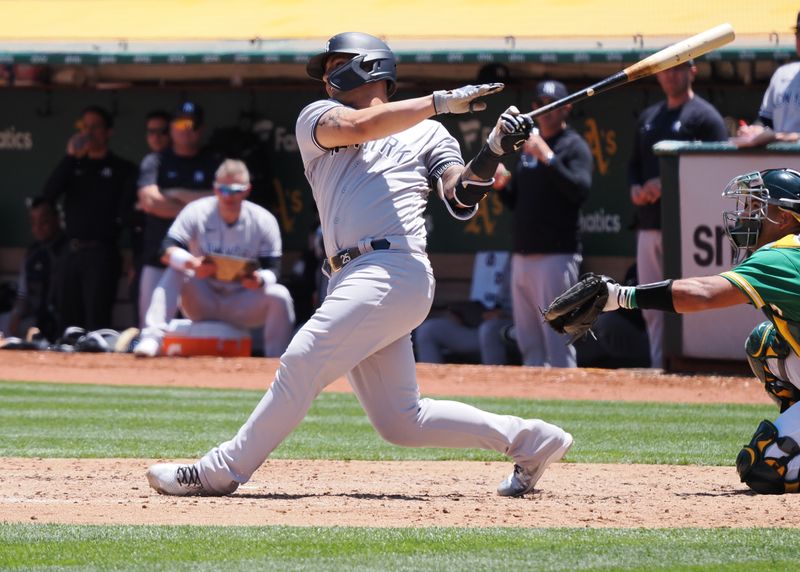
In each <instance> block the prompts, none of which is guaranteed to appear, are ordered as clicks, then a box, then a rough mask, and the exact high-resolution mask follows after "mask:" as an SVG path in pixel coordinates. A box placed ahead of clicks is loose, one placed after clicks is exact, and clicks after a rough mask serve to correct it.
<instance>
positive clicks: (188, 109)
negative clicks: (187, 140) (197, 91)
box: [172, 101, 204, 129]
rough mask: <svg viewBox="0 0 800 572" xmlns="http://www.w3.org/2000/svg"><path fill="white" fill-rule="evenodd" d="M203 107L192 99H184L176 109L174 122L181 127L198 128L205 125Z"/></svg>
mask: <svg viewBox="0 0 800 572" xmlns="http://www.w3.org/2000/svg"><path fill="white" fill-rule="evenodd" d="M203 115H204V114H203V108H202V107H200V106H199V105H197V104H196V103H194V102H191V101H184V102H183V103H181V104H180V105H179V106H178V109H176V110H175V114H174V115H173V116H172V124H173V125H175V126H176V127H178V128H181V129H197V128H198V127H200V126H202V125H203Z"/></svg>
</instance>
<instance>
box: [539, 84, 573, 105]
mask: <svg viewBox="0 0 800 572" xmlns="http://www.w3.org/2000/svg"><path fill="white" fill-rule="evenodd" d="M568 95H569V92H568V91H567V86H565V85H564V84H563V83H561V82H560V81H556V80H553V79H548V80H547V81H540V82H539V83H538V84H536V91H535V93H534V96H533V98H534V99H535V100H536V102H537V103H539V104H540V105H541V104H542V103H543V101H542V98H545V97H546V98H547V99H549V100H550V101H556V100H557V99H563V98H565V97H567V96H568Z"/></svg>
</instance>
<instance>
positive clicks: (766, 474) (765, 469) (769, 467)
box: [736, 420, 800, 495]
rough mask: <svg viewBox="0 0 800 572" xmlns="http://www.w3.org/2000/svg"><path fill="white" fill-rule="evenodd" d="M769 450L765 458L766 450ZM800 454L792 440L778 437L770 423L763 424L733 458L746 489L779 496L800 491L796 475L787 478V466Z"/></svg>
mask: <svg viewBox="0 0 800 572" xmlns="http://www.w3.org/2000/svg"><path fill="white" fill-rule="evenodd" d="M773 445H775V446H776V447H774V448H772V449H771V450H770V452H769V454H770V455H775V454H777V455H779V456H777V457H772V456H771V457H767V456H766V455H767V449H770V448H771V447H772V446H773ZM798 454H800V446H798V444H797V442H796V441H795V440H794V439H792V438H791V437H779V436H778V430H777V429H776V428H775V426H774V425H773V424H772V423H770V422H769V421H766V420H764V421H762V422H761V424H760V425H759V426H758V429H756V432H755V434H754V435H753V438H752V439H751V440H750V444H749V445H747V446H745V447H744V448H743V449H742V450H741V451H740V452H739V455H738V456H737V457H736V472H738V473H739V478H740V479H741V481H742V482H743V483H745V484H747V486H748V487H750V488H751V489H752V490H754V491H755V492H757V493H760V494H768V495H776V494H777V495H779V494H783V493H796V492H800V480H798V477H797V475H794V478H789V475H787V466H788V464H789V462H790V461H791V460H792V459H794V458H795V457H797V455H798Z"/></svg>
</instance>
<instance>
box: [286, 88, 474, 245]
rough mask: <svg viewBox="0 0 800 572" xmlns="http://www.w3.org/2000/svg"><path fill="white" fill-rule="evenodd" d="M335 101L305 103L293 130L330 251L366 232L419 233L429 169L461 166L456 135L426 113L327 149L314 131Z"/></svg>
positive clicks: (421, 232) (377, 235)
mask: <svg viewBox="0 0 800 572" xmlns="http://www.w3.org/2000/svg"><path fill="white" fill-rule="evenodd" d="M339 106H342V104H341V103H339V102H338V101H335V100H332V99H328V100H320V101H316V102H314V103H312V104H310V105H308V106H306V107H305V108H304V109H303V110H302V111H301V112H300V116H299V117H298V118H297V126H296V130H295V134H296V136H297V142H298V144H299V147H300V154H301V156H302V158H303V166H304V167H305V174H306V178H307V179H308V182H309V183H310V184H311V189H312V191H313V194H314V200H315V201H316V203H317V209H318V210H319V217H320V222H321V225H322V235H323V238H324V240H325V251H326V253H327V255H328V256H332V255H333V254H335V253H336V252H338V251H339V250H341V249H343V248H350V247H353V246H355V245H357V244H358V241H359V240H361V239H366V238H381V237H384V236H411V237H418V238H422V239H424V238H425V234H426V233H425V222H424V219H423V217H422V214H423V212H424V211H425V207H426V204H427V200H428V193H429V192H430V187H429V180H428V176H429V174H430V173H431V172H432V171H434V170H435V169H436V168H437V167H439V166H440V165H443V164H445V163H450V162H456V163H459V164H462V165H463V163H464V161H463V159H462V158H461V150H460V149H459V146H458V142H457V141H456V140H455V138H453V136H452V135H450V134H449V133H448V132H447V130H446V129H445V128H444V127H443V126H442V125H441V124H440V123H439V122H437V121H431V120H425V121H422V122H421V123H419V124H417V125H415V126H414V127H411V128H409V129H406V130H405V131H402V132H400V133H397V134H395V135H391V136H389V137H385V138H383V139H377V140H374V141H368V142H366V143H362V144H360V145H350V146H348V147H338V148H335V149H327V148H325V147H323V146H322V145H320V144H319V143H318V142H317V140H316V138H315V137H314V131H315V129H316V126H317V122H318V121H319V119H320V117H321V116H322V115H323V114H324V113H325V112H326V111H328V110H330V109H332V108H334V107H339Z"/></svg>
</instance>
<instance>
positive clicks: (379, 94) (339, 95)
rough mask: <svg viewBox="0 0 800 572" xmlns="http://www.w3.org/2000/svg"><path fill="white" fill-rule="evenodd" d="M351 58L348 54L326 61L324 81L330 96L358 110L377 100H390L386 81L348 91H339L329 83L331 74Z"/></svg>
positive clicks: (366, 84) (335, 55) (367, 84)
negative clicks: (387, 94)
mask: <svg viewBox="0 0 800 572" xmlns="http://www.w3.org/2000/svg"><path fill="white" fill-rule="evenodd" d="M351 58H352V56H349V55H346V54H334V55H332V56H331V57H329V58H328V59H327V60H326V62H325V73H324V74H323V75H322V81H324V82H325V91H326V92H327V93H328V96H329V97H332V98H333V99H336V100H337V101H341V102H342V103H344V104H345V105H349V106H350V107H354V108H356V109H360V108H363V107H367V106H369V105H370V104H371V103H372V101H373V100H374V99H375V98H378V99H381V100H386V99H388V98H387V96H386V85H387V82H385V81H378V82H371V83H365V84H363V85H360V86H358V87H356V88H353V89H348V90H347V91H341V90H338V89H336V88H335V87H333V86H332V85H331V84H329V83H328V76H329V75H330V73H331V72H332V71H333V70H335V69H336V68H339V67H341V66H343V65H344V64H346V63H347V62H349V61H350V59H351Z"/></svg>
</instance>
